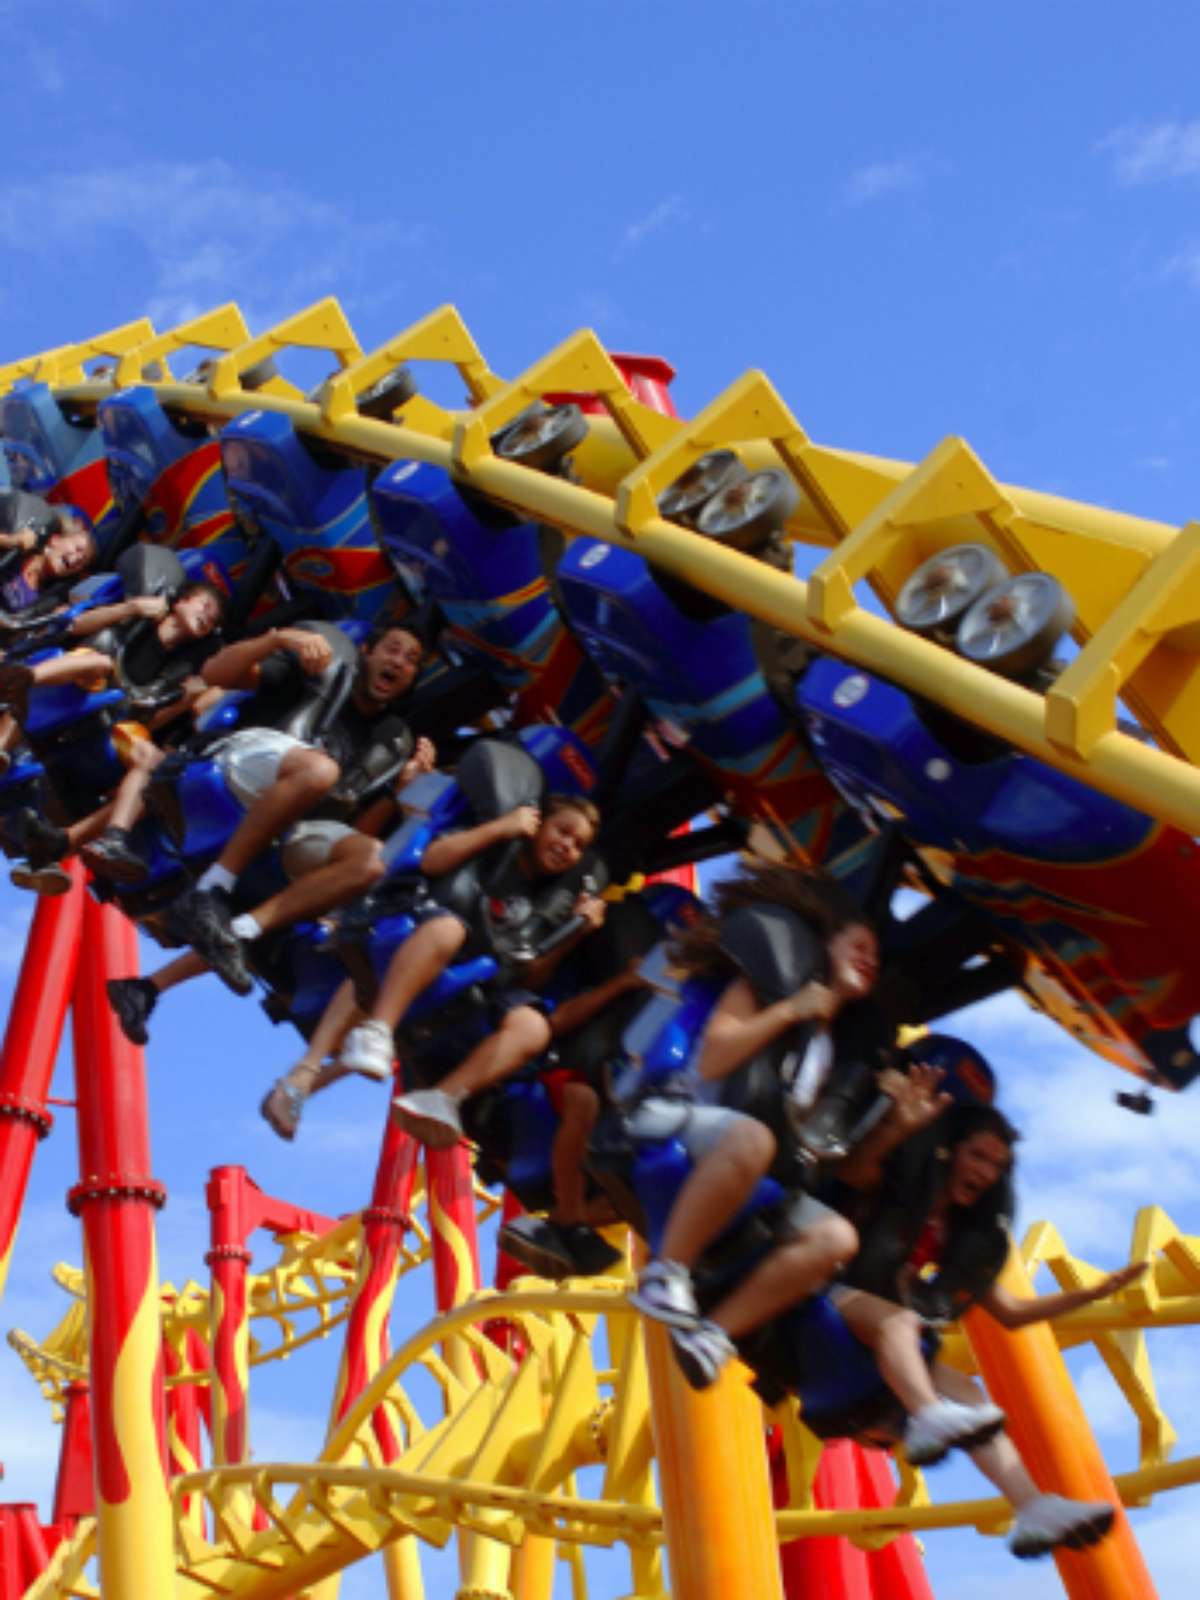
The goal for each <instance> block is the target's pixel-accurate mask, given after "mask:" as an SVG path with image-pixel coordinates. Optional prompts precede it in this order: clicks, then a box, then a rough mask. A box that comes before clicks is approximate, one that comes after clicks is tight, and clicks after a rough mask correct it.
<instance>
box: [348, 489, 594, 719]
mask: <svg viewBox="0 0 1200 1600" xmlns="http://www.w3.org/2000/svg"><path fill="white" fill-rule="evenodd" d="M371 500H372V504H373V506H374V510H375V522H376V525H377V527H378V529H379V542H380V545H381V547H382V549H383V551H384V552H385V554H386V556H387V559H388V561H389V562H390V563H391V565H392V569H393V571H394V572H395V573H396V574H397V576H398V577H399V578H401V580H402V581H404V582H406V583H408V584H414V583H415V584H417V585H419V586H420V588H421V589H422V590H423V592H425V593H426V594H427V595H428V596H429V598H430V599H431V600H433V601H434V602H436V604H437V606H438V608H439V610H440V611H441V613H442V615H443V616H444V617H445V618H446V621H447V623H448V624H449V627H448V629H447V644H448V648H449V649H450V650H452V651H453V653H454V654H456V655H458V656H460V657H461V659H462V660H464V661H467V662H472V663H475V664H478V665H480V666H481V667H482V668H483V669H484V670H485V671H486V672H487V673H488V674H489V676H490V677H492V678H493V679H494V680H495V681H496V682H497V683H498V684H499V685H500V686H501V687H502V688H503V690H504V691H505V693H506V694H508V695H510V696H515V697H516V698H517V703H518V708H519V712H520V716H521V719H522V720H528V719H534V718H537V719H543V718H545V717H546V716H547V715H548V714H549V713H550V712H553V713H554V715H555V716H556V717H557V718H558V720H559V721H560V722H561V723H563V724H564V725H565V726H566V727H569V728H573V729H575V730H576V731H578V732H579V733H580V734H581V735H583V736H584V737H585V738H586V739H587V740H588V741H589V742H594V741H596V740H598V739H599V738H600V737H601V736H602V734H603V731H604V728H605V726H606V725H607V721H608V717H609V715H610V713H611V708H612V700H611V696H610V695H609V692H608V690H607V689H606V687H605V684H604V680H603V678H602V677H601V676H600V674H599V673H598V672H597V671H596V669H595V668H594V667H593V666H592V664H591V663H590V662H589V661H588V660H587V658H586V657H585V656H584V654H583V652H582V650H581V649H580V648H579V645H578V643H577V642H576V641H575V639H574V638H573V637H572V635H571V634H570V633H569V632H568V630H567V627H566V625H565V623H564V622H563V619H562V617H561V616H560V615H559V613H558V610H557V608H556V606H555V603H554V599H553V595H552V583H551V581H550V580H551V578H552V571H553V561H554V560H555V559H556V558H557V549H558V547H557V544H556V543H555V541H554V538H553V536H551V535H550V534H549V533H548V531H547V530H546V529H544V528H541V527H538V526H536V525H535V524H532V523H529V522H522V521H520V520H519V519H518V518H517V517H516V516H514V515H513V514H512V513H510V512H507V511H505V510H503V509H502V508H500V507H497V506H494V505H491V504H490V503H489V502H487V501H484V500H482V499H481V498H478V497H476V496H473V495H471V494H470V493H469V492H467V491H464V490H463V489H462V487H461V485H458V484H456V483H455V482H454V480H453V479H452V478H451V477H450V474H449V473H448V472H446V471H445V470H444V469H443V468H441V467H436V466H431V465H428V464H425V463H421V462H413V461H396V462H393V463H391V465H389V466H388V467H386V468H385V469H384V470H383V471H382V472H381V473H380V474H379V476H378V477H377V478H376V479H375V482H374V483H373V484H372V486H371ZM552 546H553V548H551V547H552Z"/></svg>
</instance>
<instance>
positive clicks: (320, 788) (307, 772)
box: [279, 749, 341, 794]
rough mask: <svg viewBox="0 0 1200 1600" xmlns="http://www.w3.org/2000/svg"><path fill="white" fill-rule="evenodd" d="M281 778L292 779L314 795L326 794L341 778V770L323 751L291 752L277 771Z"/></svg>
mask: <svg viewBox="0 0 1200 1600" xmlns="http://www.w3.org/2000/svg"><path fill="white" fill-rule="evenodd" d="M279 775H280V777H282V778H293V779H295V780H296V781H297V782H299V783H301V784H303V785H304V787H305V788H306V789H309V790H311V791H312V792H313V793H314V794H328V793H329V791H330V789H332V788H333V786H334V784H336V783H337V781H338V779H339V777H341V768H340V767H339V766H338V764H337V762H336V761H335V760H334V759H333V757H332V756H327V755H326V754H325V752H324V751H323V750H306V749H301V750H293V751H291V753H290V754H289V755H288V756H287V757H286V759H285V760H284V762H283V764H282V765H281V767H280V769H279Z"/></svg>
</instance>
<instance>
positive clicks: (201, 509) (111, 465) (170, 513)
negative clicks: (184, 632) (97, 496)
mask: <svg viewBox="0 0 1200 1600" xmlns="http://www.w3.org/2000/svg"><path fill="white" fill-rule="evenodd" d="M98 421H99V425H100V430H101V433H102V434H103V439H104V453H105V459H106V461H107V463H108V477H109V482H110V484H111V485H112V489H113V493H114V495H115V497H116V500H117V502H118V504H119V505H120V507H121V509H122V511H125V512H129V511H140V513H141V528H142V531H143V533H144V536H145V538H146V539H148V540H150V541H151V545H152V547H168V546H169V547H171V548H172V549H175V550H178V551H180V553H183V552H184V551H185V550H186V552H187V554H188V555H189V556H192V557H194V558H196V559H197V562H198V563H204V565H205V566H206V567H211V568H212V571H202V572H193V573H192V574H191V575H192V576H197V577H199V576H212V572H213V571H217V570H219V571H221V572H222V573H223V574H224V575H225V576H226V578H230V577H236V576H237V575H239V574H240V572H241V571H242V569H243V568H244V567H245V563H246V560H247V557H248V556H249V554H250V545H249V541H248V539H247V537H246V534H245V533H244V532H243V531H242V529H241V528H240V527H239V526H238V523H237V519H236V518H235V516H234V514H233V510H232V508H231V506H230V504H229V496H228V494H227V492H226V488H225V480H224V478H223V477H222V475H221V452H220V446H219V445H218V444H217V441H216V440H215V439H210V438H209V437H208V432H207V429H206V428H204V427H201V426H199V425H197V424H196V423H192V422H188V421H187V420H185V419H184V418H183V417H182V416H178V415H176V414H173V413H169V412H168V411H167V410H165V409H164V407H163V406H162V405H161V404H160V403H159V401H158V398H157V397H156V395H155V394H154V392H153V391H152V390H151V389H149V388H146V387H144V386H142V385H137V386H135V387H133V388H128V389H121V390H120V391H118V392H117V393H116V394H114V395H111V396H110V397H109V398H107V399H105V400H102V401H101V403H100V406H99V411H98Z"/></svg>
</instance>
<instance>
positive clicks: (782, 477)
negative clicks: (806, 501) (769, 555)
mask: <svg viewBox="0 0 1200 1600" xmlns="http://www.w3.org/2000/svg"><path fill="white" fill-rule="evenodd" d="M799 504H800V491H799V489H798V488H797V487H796V485H795V483H794V482H793V481H792V479H791V478H790V477H789V476H788V474H787V473H786V472H783V471H781V470H780V469H779V468H777V467H767V468H765V469H764V470H763V471H761V472H752V473H750V474H749V475H748V476H747V477H745V478H741V479H739V480H738V481H737V482H735V483H731V484H729V485H727V487H725V488H724V489H719V490H718V491H717V493H716V494H714V495H711V496H710V497H709V499H708V500H706V501H705V503H704V505H703V506H702V507H701V508H700V510H699V511H698V512H697V514H696V521H695V525H696V531H697V532H698V533H702V534H704V535H705V536H706V537H707V538H710V539H716V540H717V541H718V542H719V543H721V544H727V545H729V546H731V547H732V548H733V549H735V550H744V551H746V552H747V553H748V554H751V555H753V554H756V553H757V552H758V551H759V550H761V549H762V548H763V546H764V545H765V544H766V543H767V542H768V541H769V540H770V539H771V537H772V535H774V534H777V533H778V532H779V531H780V529H781V528H782V527H783V525H784V523H785V522H786V521H787V519H788V518H789V517H790V516H791V515H792V513H793V511H795V509H796V507H797V506H798V505H799Z"/></svg>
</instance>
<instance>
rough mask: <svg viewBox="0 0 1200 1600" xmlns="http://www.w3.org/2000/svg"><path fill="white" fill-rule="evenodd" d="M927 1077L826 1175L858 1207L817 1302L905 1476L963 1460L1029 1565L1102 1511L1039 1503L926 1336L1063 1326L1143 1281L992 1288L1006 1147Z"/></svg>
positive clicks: (1001, 1227) (994, 1421) (1009, 1134)
mask: <svg viewBox="0 0 1200 1600" xmlns="http://www.w3.org/2000/svg"><path fill="white" fill-rule="evenodd" d="M939 1079H940V1073H938V1072H935V1071H932V1070H931V1069H929V1068H922V1067H920V1066H917V1067H914V1068H911V1069H910V1071H909V1074H908V1079H907V1082H905V1083H892V1084H891V1085H889V1089H890V1092H891V1094H892V1097H893V1102H894V1105H893V1111H892V1113H890V1114H889V1117H888V1119H886V1120H885V1122H884V1123H883V1124H881V1126H880V1128H879V1129H878V1130H877V1132H876V1134H875V1135H873V1136H872V1140H871V1141H870V1144H869V1145H868V1144H867V1143H864V1145H863V1146H862V1147H860V1148H859V1149H858V1150H856V1151H855V1152H852V1154H851V1156H850V1157H849V1159H848V1160H847V1161H846V1162H845V1163H843V1165H842V1166H841V1168H840V1169H839V1172H838V1178H839V1180H840V1182H842V1183H843V1184H845V1185H849V1186H850V1187H851V1188H852V1189H854V1190H857V1191H858V1193H859V1194H860V1196H861V1197H862V1198H863V1201H864V1202H865V1203H864V1204H863V1205H861V1206H860V1208H859V1210H858V1212H857V1221H858V1229H859V1236H860V1241H861V1244H860V1249H859V1253H858V1255H857V1256H856V1257H855V1259H854V1260H853V1261H851V1262H850V1263H849V1265H848V1266H847V1268H846V1270H845V1272H844V1273H843V1275H842V1278H841V1281H840V1282H839V1283H838V1284H837V1285H835V1286H834V1288H833V1289H832V1290H831V1291H830V1298H831V1300H832V1301H833V1302H834V1304H835V1306H836V1307H837V1310H838V1312H840V1314H841V1317H842V1319H843V1320H844V1321H845V1323H846V1325H847V1327H848V1328H849V1329H850V1331H851V1332H852V1333H853V1334H854V1335H855V1337H856V1338H858V1339H859V1340H861V1341H862V1342H863V1343H864V1344H865V1345H867V1346H868V1347H869V1348H870V1350H871V1351H872V1353H873V1354H874V1357H875V1360H876V1362H877V1364H878V1367H879V1371H880V1375H881V1376H882V1378H883V1380H884V1382H885V1383H886V1384H887V1386H888V1388H889V1389H890V1390H891V1391H892V1393H893V1394H894V1395H895V1396H896V1398H897V1400H898V1401H899V1402H900V1405H901V1406H902V1407H903V1411H904V1413H905V1414H906V1417H907V1421H906V1423H905V1424H904V1426H903V1433H902V1437H903V1443H904V1449H905V1452H906V1454H907V1456H908V1458H909V1460H910V1461H911V1462H912V1463H913V1464H914V1465H915V1466H932V1465H933V1464H935V1463H936V1462H938V1461H940V1460H941V1459H942V1458H943V1457H944V1456H945V1455H946V1453H947V1452H948V1451H949V1450H951V1449H954V1448H958V1449H962V1450H965V1451H966V1452H967V1453H968V1454H969V1455H970V1457H971V1459H972V1461H973V1462H974V1463H975V1465H976V1467H978V1469H979V1470H980V1471H981V1472H982V1473H983V1475H984V1476H985V1477H986V1478H987V1479H988V1480H989V1482H991V1483H993V1484H994V1485H995V1486H996V1487H997V1488H998V1489H999V1490H1000V1492H1001V1493H1002V1494H1004V1495H1005V1496H1006V1498H1007V1499H1008V1500H1009V1502H1010V1503H1011V1504H1012V1506H1013V1508H1014V1510H1015V1512H1016V1517H1015V1520H1014V1524H1013V1529H1012V1532H1011V1534H1010V1536H1009V1545H1010V1548H1011V1549H1012V1551H1013V1553H1014V1554H1015V1555H1018V1556H1023V1557H1028V1556H1038V1555H1043V1554H1045V1553H1046V1552H1048V1551H1049V1550H1052V1549H1054V1548H1056V1547H1057V1546H1059V1545H1064V1546H1067V1547H1070V1548H1082V1547H1083V1546H1085V1545H1088V1544H1092V1543H1095V1542H1096V1541H1097V1540H1098V1539H1101V1538H1103V1537H1104V1535H1105V1534H1106V1533H1107V1532H1108V1530H1109V1528H1110V1527H1111V1526H1112V1522H1113V1517H1114V1514H1115V1513H1114V1508H1113V1507H1112V1506H1111V1505H1108V1504H1107V1503H1105V1502H1103V1501H1100V1502H1094V1503H1089V1502H1082V1501H1075V1500H1068V1499H1064V1498H1063V1497H1062V1496H1060V1495H1055V1494H1043V1493H1041V1492H1040V1491H1039V1490H1038V1487H1037V1485H1036V1484H1035V1483H1034V1481H1033V1479H1032V1478H1031V1476H1030V1475H1029V1473H1028V1471H1027V1470H1026V1468H1025V1466H1024V1464H1023V1463H1022V1461H1021V1458H1020V1456H1019V1455H1018V1453H1017V1450H1016V1447H1015V1446H1014V1445H1013V1443H1012V1441H1011V1439H1010V1438H1009V1437H1008V1435H1007V1434H1006V1433H1005V1432H1004V1414H1003V1412H1002V1411H1000V1409H999V1408H998V1407H997V1406H995V1405H993V1404H992V1403H991V1402H990V1401H989V1400H988V1399H987V1396H986V1395H985V1394H984V1393H983V1391H982V1390H981V1389H980V1388H979V1386H978V1385H977V1384H976V1383H975V1382H973V1380H971V1379H970V1378H967V1377H965V1376H964V1375H963V1374H962V1373H960V1372H957V1371H956V1370H955V1369H954V1368H952V1367H949V1366H946V1365H945V1364H944V1363H942V1362H939V1361H936V1360H932V1361H931V1360H930V1359H929V1358H928V1357H927V1355H926V1349H927V1346H928V1340H929V1337H930V1334H929V1330H930V1329H931V1328H936V1327H938V1326H940V1325H942V1324H943V1323H944V1322H945V1321H947V1320H950V1319H953V1318H956V1317H957V1316H959V1315H960V1314H961V1313H962V1312H963V1311H964V1310H966V1309H967V1308H968V1307H969V1306H970V1305H972V1304H974V1305H977V1306H979V1307H980V1309H981V1310H983V1311H985V1312H986V1313H987V1314H988V1315H989V1316H991V1317H993V1318H995V1320H996V1321H998V1322H999V1323H1000V1324H1001V1325H1002V1326H1003V1327H1005V1328H1013V1329H1015V1328H1023V1327H1028V1326H1030V1325H1031V1324H1033V1323H1036V1322H1043V1321H1047V1320H1050V1319H1052V1318H1055V1317H1061V1316H1065V1315H1066V1314H1067V1313H1068V1312H1071V1311H1075V1310H1078V1309H1079V1308H1080V1307H1081V1306H1085V1305H1089V1304H1091V1303H1092V1302H1093V1301H1095V1300H1099V1299H1102V1298H1104V1297H1106V1296H1108V1295H1112V1294H1116V1293H1117V1292H1119V1291H1120V1290H1121V1289H1123V1288H1124V1287H1125V1286H1126V1285H1128V1284H1129V1283H1131V1282H1133V1281H1134V1280H1135V1279H1136V1278H1137V1277H1139V1276H1140V1275H1141V1274H1142V1273H1143V1272H1144V1271H1145V1267H1146V1264H1145V1263H1144V1262H1136V1263H1133V1264H1131V1265H1129V1266H1126V1267H1123V1268H1121V1269H1119V1270H1118V1271H1116V1272H1112V1273H1109V1274H1108V1275H1107V1276H1106V1277H1104V1278H1102V1279H1101V1280H1100V1281H1099V1282H1098V1283H1096V1284H1095V1285H1093V1286H1092V1287H1091V1288H1087V1289H1071V1290H1065V1291H1063V1292H1061V1293H1057V1294H1050V1295H1042V1296H1039V1297H1035V1298H1031V1299H1030V1298H1023V1297H1021V1296H1018V1295H1014V1294H1012V1293H1011V1292H1010V1291H1009V1290H1008V1289H1006V1288H1004V1287H1003V1285H1001V1284H999V1283H997V1282H996V1279H997V1277H998V1276H999V1273H1000V1271H1001V1269H1002V1267H1003V1265H1004V1262H1005V1260H1006V1258H1007V1254H1008V1250H1009V1238H1008V1220H1009V1219H1008V1210H1009V1208H1010V1206H1011V1187H1010V1177H1011V1171H1012V1158H1013V1147H1014V1146H1015V1144H1016V1142H1017V1140H1018V1138H1019V1135H1018V1134H1017V1132H1016V1130H1015V1129H1014V1128H1013V1127H1012V1125H1011V1124H1010V1123H1009V1122H1008V1120H1007V1119H1006V1118H1005V1117H1004V1116H1003V1115H1002V1113H1001V1112H999V1111H998V1110H997V1109H996V1108H995V1107H993V1106H991V1105H980V1104H955V1105H952V1106H950V1107H949V1108H947V1107H946V1104H945V1098H946V1097H945V1095H944V1093H941V1092H939V1090H938V1081H939Z"/></svg>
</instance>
